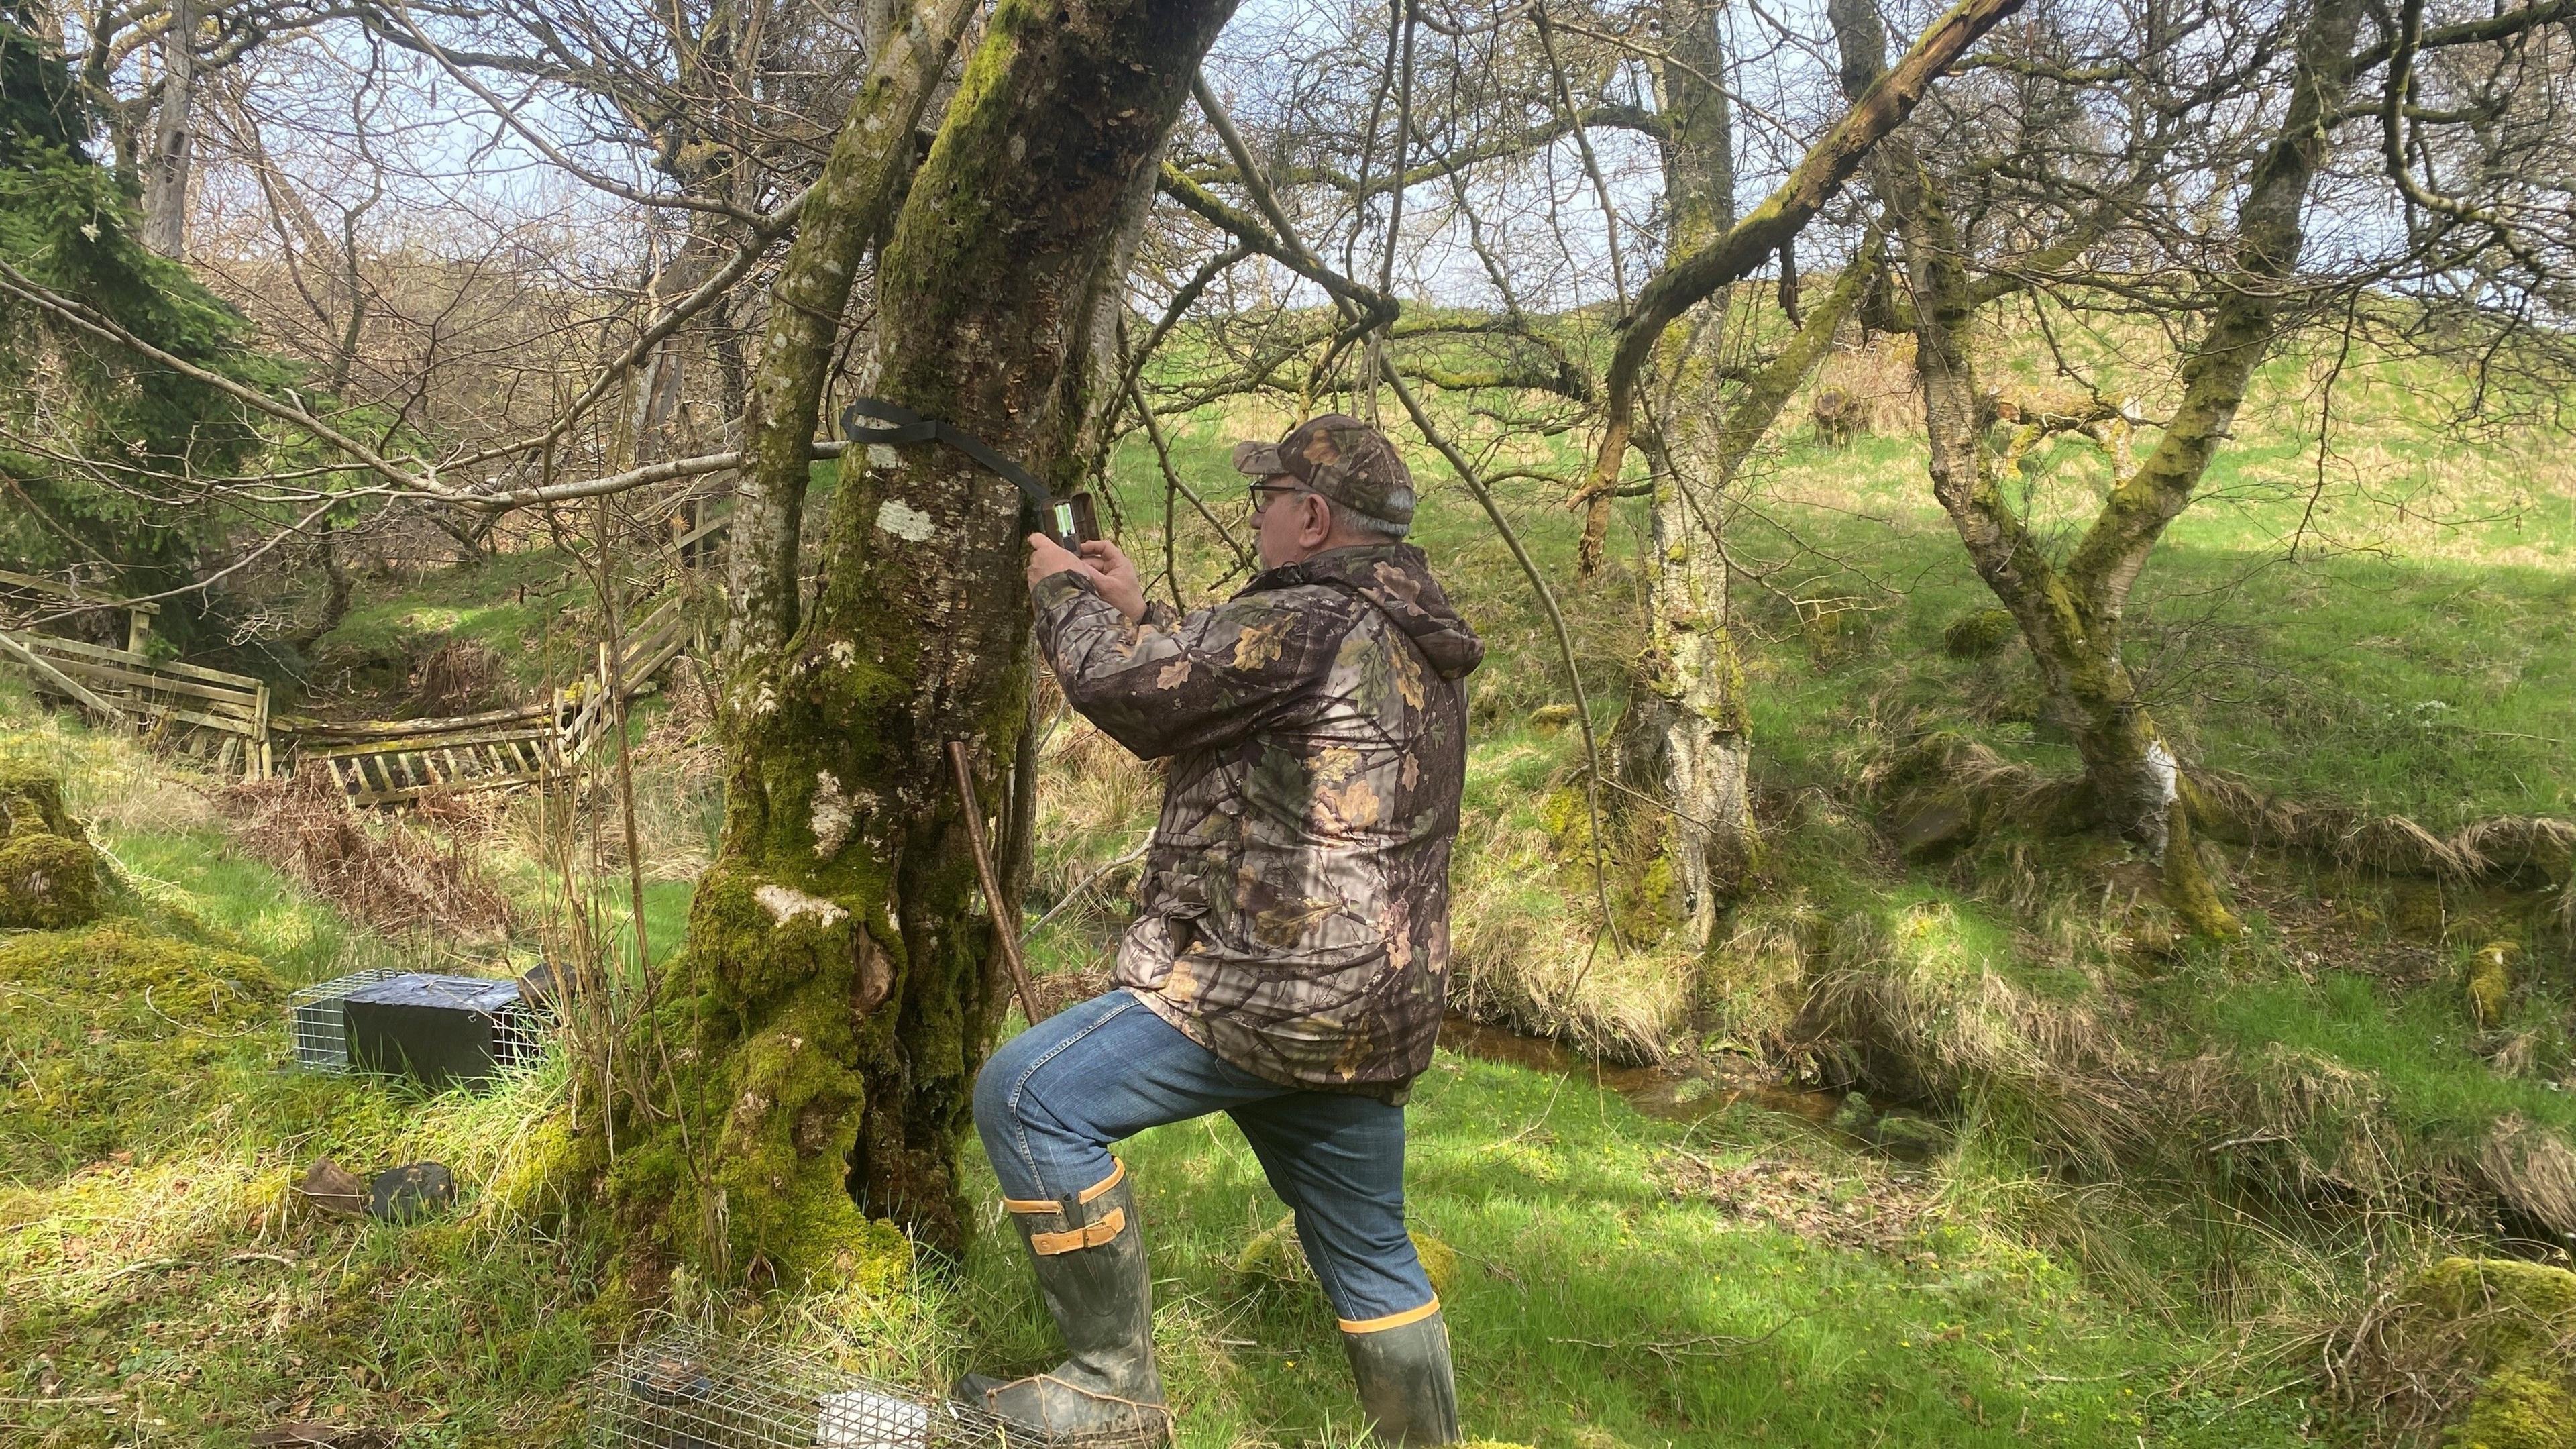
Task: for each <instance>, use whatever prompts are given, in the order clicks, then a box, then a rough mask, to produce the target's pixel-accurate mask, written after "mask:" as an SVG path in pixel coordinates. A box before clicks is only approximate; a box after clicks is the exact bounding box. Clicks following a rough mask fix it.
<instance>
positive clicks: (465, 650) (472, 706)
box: [412, 639, 510, 718]
mask: <svg viewBox="0 0 2576 1449" xmlns="http://www.w3.org/2000/svg"><path fill="white" fill-rule="evenodd" d="M508 686H509V676H508V673H507V670H506V668H505V666H504V665H503V663H502V660H501V656H500V655H499V654H497V653H494V652H493V650H492V649H491V647H490V646H489V645H486V644H483V643H481V642H479V641H477V640H473V639H452V640H449V641H448V642H447V643H445V644H442V645H440V646H438V647H437V648H436V649H433V650H431V651H430V652H429V653H428V654H427V655H426V656H425V657H423V658H422V660H421V661H420V667H419V668H418V669H416V670H414V671H413V672H412V698H413V700H414V701H415V702H416V703H417V704H418V705H419V706H420V710H421V713H422V714H424V715H426V716H430V717H432V718H436V717H440V716H445V715H459V714H472V713H474V712H476V711H477V710H485V709H492V708H495V707H497V706H499V705H501V704H503V703H506V702H507V699H506V696H507V695H508V694H509V692H510V691H509V688H508Z"/></svg>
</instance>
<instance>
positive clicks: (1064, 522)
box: [1046, 493, 1100, 553]
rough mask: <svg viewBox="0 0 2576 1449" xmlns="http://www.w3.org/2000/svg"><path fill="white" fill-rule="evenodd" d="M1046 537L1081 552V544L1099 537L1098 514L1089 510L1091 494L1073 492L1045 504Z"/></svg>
mask: <svg viewBox="0 0 2576 1449" xmlns="http://www.w3.org/2000/svg"><path fill="white" fill-rule="evenodd" d="M1046 531H1047V537H1049V538H1052V539H1054V540H1055V541H1056V542H1057V543H1058V544H1061V545H1063V546H1064V547H1065V548H1068V549H1071V550H1073V551H1074V552H1075V553H1080V552H1082V546H1083V545H1084V544H1086V543H1089V542H1091V541H1092V540H1094V539H1096V538H1098V537H1100V519H1099V516H1098V515H1097V514H1095V513H1093V512H1092V511H1091V495H1090V494H1088V493H1075V494H1070V495H1068V496H1066V497H1063V498H1059V499H1056V500H1055V501H1054V502H1052V503H1049V504H1048V505H1047V506H1046Z"/></svg>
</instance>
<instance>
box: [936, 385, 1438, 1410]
mask: <svg viewBox="0 0 2576 1449" xmlns="http://www.w3.org/2000/svg"><path fill="white" fill-rule="evenodd" d="M1235 466H1236V467H1237V468H1238V469H1239V470H1241V471H1242V472H1244V473H1246V474H1248V475H1249V476H1250V477H1251V479H1252V480H1253V481H1252V484H1251V491H1252V504H1253V518H1254V521H1255V523H1256V525H1257V527H1258V530H1259V549H1260V554H1261V562H1262V564H1263V568H1264V571H1263V572H1262V573H1261V574H1259V575H1258V576H1257V577H1255V578H1254V579H1253V580H1252V582H1251V583H1250V584H1249V585H1247V586H1246V587H1245V588H1244V590H1243V591H1242V592H1241V593H1239V594H1237V595H1236V596H1235V597H1234V598H1232V599H1230V600H1228V601H1226V602H1225V603H1222V604H1219V605H1216V606H1215V607H1213V608H1209V609H1202V610H1200V611H1198V612H1196V613H1192V614H1188V615H1183V616H1176V615H1175V614H1174V613H1173V612H1172V611H1171V610H1168V609H1166V608H1164V607H1162V606H1161V605H1148V604H1147V603H1146V601H1145V599H1144V596H1143V591H1142V589H1141V588H1140V587H1139V586H1138V583H1137V580H1136V573H1135V569H1134V567H1133V565H1131V564H1130V563H1129V562H1128V561H1127V559H1126V558H1125V556H1124V555H1122V554H1121V553H1120V552H1119V551H1118V550H1117V548H1116V547H1115V546H1114V545H1110V544H1106V543H1094V544H1087V545H1085V546H1084V548H1083V551H1082V553H1081V555H1080V556H1076V555H1075V554H1072V553H1069V552H1067V551H1065V550H1064V549H1061V548H1059V547H1057V546H1056V545H1055V544H1053V543H1052V542H1051V541H1049V540H1047V539H1045V538H1044V537H1043V536H1032V537H1031V539H1030V540H1029V543H1030V549H1031V560H1030V565H1029V576H1030V594H1031V598H1032V601H1033V603H1034V605H1035V607H1036V611H1037V634H1038V641H1039V645H1040V647H1041V648H1042V649H1044V651H1045V653H1046V657H1047V661H1048V663H1049V665H1050V666H1052V668H1053V670H1054V672H1055V677H1056V680H1057V682H1058V683H1059V684H1060V685H1061V686H1062V688H1063V690H1064V693H1065V698H1066V699H1067V701H1068V702H1070V703H1071V704H1072V706H1073V707H1074V708H1075V709H1076V710H1078V711H1080V712H1081V713H1082V714H1083V715H1084V717H1086V718H1088V719H1089V720H1091V721H1092V723H1094V724H1096V725H1098V726H1099V727H1100V728H1101V729H1102V730H1104V731H1106V732H1107V733H1108V734H1109V735H1110V736H1111V737H1112V738H1114V739H1116V740H1117V741H1118V742H1119V743H1120V744H1123V745H1125V746H1126V747H1127V748H1128V749H1130V750H1133V751H1135V752H1136V753H1137V754H1138V755H1140V756H1143V757H1145V758H1148V759H1168V760H1169V761H1170V767H1169V776H1168V780H1167V782H1166V784H1165V787H1164V794H1163V808H1162V815H1161V818H1160V820H1159V821H1158V822H1157V824H1156V826H1155V830H1154V836H1153V844H1152V847H1151V849H1150V851H1149V852H1148V855H1147V865H1146V873H1145V879H1144V885H1143V890H1142V898H1141V901H1140V907H1141V908H1140V910H1139V912H1138V914H1137V917H1136V921H1135V924H1134V925H1132V926H1131V927H1130V928H1129V929H1128V931H1127V934H1126V937H1125V939H1124V941H1123V942H1122V943H1121V944H1120V947H1119V951H1118V961H1117V969H1116V973H1115V979H1116V982H1117V989H1115V990H1113V991H1111V992H1109V993H1108V994H1106V995H1104V996H1100V997H1097V998H1095V999H1093V1000H1091V1001H1088V1002H1085V1003H1083V1004H1081V1005H1079V1006H1075V1007H1071V1008H1068V1009H1067V1010H1065V1011H1063V1012H1060V1013H1058V1014H1057V1015H1055V1016H1053V1017H1051V1018H1049V1019H1048V1020H1046V1021H1044V1022H1041V1023H1038V1024H1037V1025H1035V1026H1034V1027H1032V1028H1031V1029H1030V1030H1029V1031H1027V1032H1025V1033H1023V1034H1021V1035H1020V1036H1018V1037H1016V1038H1014V1039H1013V1040H1012V1041H1010V1042H1009V1043H1007V1044H1006V1045H1005V1046H1004V1047H1003V1048H1002V1049H1001V1050H1000V1051H999V1052H998V1053H996V1054H995V1056H994V1058H993V1060H992V1062H991V1063H990V1064H988V1065H987V1066H986V1068H985V1070H984V1073H983V1075H982V1077H981V1078H980V1079H979V1080H978V1082H977V1084H976V1093H975V1118H976V1125H977V1127H978V1129H979V1130H980V1131H981V1132H982V1134H983V1137H984V1141H985V1146H986V1150H987V1153H988V1155H989V1156H990V1157H991V1158H992V1161H993V1166H994V1171H995V1174H996V1175H997V1176H998V1177H999V1178H1000V1179H1001V1182H1002V1187H1003V1192H1004V1195H1005V1200H1006V1204H1007V1206H1008V1207H1009V1209H1010V1210H1011V1212H1012V1213H1013V1214H1014V1216H1015V1217H1016V1219H1017V1221H1018V1222H1019V1225H1020V1228H1021V1231H1022V1233H1023V1235H1024V1237H1025V1238H1026V1239H1027V1240H1028V1243H1029V1247H1030V1251H1031V1254H1032V1260H1033V1261H1034V1262H1035V1263H1036V1265H1037V1270H1038V1277H1039V1285H1040V1288H1041V1289H1042V1291H1043V1292H1044V1294H1045V1297H1046V1299H1047V1303H1048V1306H1049V1308H1050V1309H1051V1310H1053V1311H1054V1313H1055V1317H1056V1321H1057V1323H1058V1325H1059V1326H1060V1327H1061V1328H1063V1329H1064V1332H1065V1337H1066V1340H1067V1342H1068V1343H1069V1344H1070V1345H1071V1346H1072V1348H1073V1350H1074V1352H1073V1357H1072V1359H1071V1360H1069V1361H1068V1362H1067V1363H1066V1364H1064V1365H1063V1366H1061V1367H1059V1368H1058V1369H1057V1370H1056V1371H1055V1372H1054V1373H1051V1374H1041V1375H1038V1376H1036V1377H1034V1378H1030V1379H1023V1380H1019V1381H1017V1382H1015V1383H1009V1384H999V1383H994V1382H992V1381H989V1380H982V1379H976V1380H970V1381H969V1388H970V1389H972V1390H973V1391H974V1392H975V1393H976V1394H978V1395H980V1396H981V1398H982V1401H983V1403H984V1404H985V1406H986V1407H988V1408H990V1409H992V1410H994V1411H995V1412H997V1413H1000V1414H1002V1415H1004V1416H1005V1417H1008V1418H1012V1419H1016V1420H1019V1421H1021V1422H1024V1423H1029V1424H1033V1425H1037V1426H1040V1427H1043V1428H1047V1429H1051V1430H1058V1431H1082V1430H1098V1429H1134V1428H1150V1427H1155V1426H1157V1425H1159V1424H1160V1423H1161V1419H1160V1417H1159V1416H1160V1415H1161V1414H1162V1413H1163V1411H1162V1410H1161V1409H1160V1405H1161V1402H1162V1395H1161V1383H1160V1379H1159V1377H1158V1376H1157V1374H1156V1372H1155V1369H1154V1366H1153V1342H1152V1311H1151V1299H1150V1287H1149V1282H1150V1280H1149V1279H1148V1277H1147V1274H1146V1267H1145V1257H1144V1247H1143V1241H1142V1238H1141V1235H1140V1233H1139V1232H1138V1231H1137V1228H1136V1222H1135V1204H1134V1199H1133V1195H1132V1191H1131V1189H1130V1185H1129V1184H1128V1182H1127V1179H1126V1173H1125V1169H1124V1167H1123V1166H1121V1165H1119V1164H1118V1163H1117V1161H1116V1159H1114V1158H1112V1157H1111V1156H1110V1155H1109V1152H1108V1148H1109V1145H1110V1144H1112V1143H1114V1142H1117V1141H1119V1140H1121V1139H1123V1138H1125V1137H1128V1136H1132V1135H1133V1134H1135V1133H1136V1132H1139V1131H1141V1130H1143V1129H1144V1128H1146V1127H1150V1126H1155V1125H1159V1124H1161V1123H1165V1122H1172V1121H1178V1120H1182V1119H1184V1118H1189V1117H1195V1116H1200V1115H1203V1114H1205V1113H1207V1112H1211V1111H1224V1112H1226V1113H1228V1114H1229V1115H1230V1116H1232V1117H1233V1118H1234V1120H1235V1121H1236V1122H1237V1124H1238V1125H1240V1126H1241V1127H1242V1129H1243V1132H1244V1135H1245V1137H1246V1139H1247V1140H1249V1141H1250V1143H1251V1144H1252V1147H1253V1150H1254V1151H1255V1152H1256V1153H1257V1154H1258V1155H1259V1156H1260V1158H1261V1161H1262V1166H1263V1168H1264V1170H1265V1172H1266V1173H1267V1175H1268V1176H1269V1178H1270V1182H1271V1185H1272V1187H1273V1188H1274V1189H1276V1190H1277V1191H1278V1193H1279V1194H1280V1196H1281V1197H1282V1198H1283V1199H1285V1200H1286V1201H1287V1203H1288V1205H1289V1206H1290V1208H1291V1209H1292V1210H1293V1211H1294V1212H1295V1214H1296V1219H1297V1234H1298V1239H1299V1242H1300V1244H1301V1245H1302V1247H1303V1248H1304V1251H1305V1254H1306V1257H1307V1260H1308V1261H1309V1262H1310V1263H1311V1264H1312V1265H1313V1267H1314V1269H1315V1273H1316V1277H1317V1279H1318V1281H1319V1282H1320V1283H1321V1284H1322V1286H1323V1289H1324V1291H1325V1293H1326V1295H1327V1296H1328V1297H1329V1298H1331V1299H1332V1301H1333V1304H1334V1307H1335V1310H1336V1311H1337V1313H1338V1314H1339V1315H1340V1318H1341V1326H1342V1330H1343V1334H1344V1344H1345V1347H1346V1348H1347V1350H1348V1352H1349V1356H1350V1360H1351V1366H1352V1371H1353V1373H1354V1375H1355V1377H1356V1378H1357V1380H1358V1384H1359V1389H1360V1398H1361V1403H1362V1406H1363V1408H1364V1410H1365V1411H1366V1412H1367V1414H1368V1416H1369V1418H1370V1420H1371V1422H1372V1423H1373V1425H1374V1426H1375V1431H1376V1433H1377V1435H1378V1437H1379V1438H1380V1439H1381V1440H1382V1441H1384V1442H1387V1443H1390V1444H1393V1443H1404V1444H1440V1443H1449V1442H1453V1441H1454V1440H1456V1439H1457V1437H1458V1426H1457V1408H1456V1391H1455V1388H1454V1385H1453V1383H1452V1377H1451V1372H1450V1366H1449V1341H1448V1333H1447V1329H1446V1327H1445V1326H1444V1324H1443V1322H1442V1319H1441V1316H1440V1306H1439V1300H1438V1298H1437V1297H1436V1295H1434V1293H1433V1292H1432V1289H1431V1285H1430V1282H1429V1280H1428V1278H1427V1277H1425V1275H1424V1273H1423V1270H1422V1265H1421V1261H1420V1259H1419V1257H1418V1255H1417V1254H1416V1253H1415V1251H1414V1247H1413V1243H1412V1240H1411V1238H1410V1236H1409V1235H1408V1234H1407V1233H1406V1231H1405V1227H1404V1196H1403V1165H1404V1111H1403V1105H1402V1104H1403V1101H1404V1097H1405V1092H1406V1089H1407V1087H1408V1086H1409V1084H1410V1083H1411V1082H1412V1080H1413V1078H1414V1077H1415V1076H1416V1075H1418V1074H1420V1073H1421V1072H1422V1070H1423V1069H1424V1068H1425V1067H1427V1066H1429V1065H1430V1061H1431V1049H1432V1044H1433V1041H1434V1039H1435V1038H1436V1037H1437V1036H1438V1034H1439V1028H1440V1016H1441V1010H1442V1004H1443V999H1444V994H1445V987H1446V977H1447V970H1448V960H1449V850H1450V843H1451V841H1452V839H1453V838H1454V837H1455V836H1456V834H1457V829H1458V798H1459V793H1460V790H1461V787H1462V786H1463V784H1464V781H1465V775H1466V747H1467V746H1466V725H1467V711H1466V690H1465V684H1464V681H1465V678H1466V676H1467V674H1468V673H1469V671H1471V670H1473V669H1474V668H1475V667H1476V665H1477V663H1478V661H1479V660H1480V659H1481V658H1482V657H1483V654H1484V646H1483V645H1482V644H1481V643H1480V642H1479V641H1478V640H1477V638H1476V636H1475V633H1474V631H1473V630H1471V629H1469V628H1468V627H1467V625H1466V623H1465V622H1464V621H1463V620H1461V619H1460V618H1459V617H1458V615H1457V614H1456V612H1455V611H1453V610H1452V609H1451V608H1450V607H1449V603H1448V600H1447V598H1446V597H1445V596H1444V595H1443V594H1442V592H1441V589H1440V585H1439V584H1438V582H1437V581H1435V580H1434V579H1433V578H1432V576H1431V572H1430V568H1429V564H1428V562H1427V561H1426V560H1425V559H1424V557H1423V555H1422V552H1421V550H1419V549H1417V548H1414V547H1412V546H1411V545H1409V544H1406V543H1403V542H1401V541H1400V540H1401V539H1402V537H1403V536H1404V534H1405V532H1406V531H1407V530H1408V529H1409V527H1410V525H1411V521H1412V516H1413V486H1412V480H1411V478H1410V476H1409V475H1408V474H1407V473H1406V471H1405V467H1404V464H1403V462H1402V460H1400V459H1399V458H1398V457H1397V456H1396V454H1395V450H1394V449H1393V448H1392V447H1390V446H1389V445H1388V443H1387V441H1386V440H1385V438H1384V437H1382V436H1381V435H1379V433H1378V432H1377V431H1376V430H1375V429H1374V428H1371V427H1369V426H1367V425H1366V424H1364V423H1361V422H1360V421H1358V420H1357V419H1355V418H1350V417H1344V416H1341V415H1339V414H1331V415H1327V416H1324V417H1319V418H1316V419H1313V420H1311V421H1309V422H1307V423H1305V424H1303V425H1301V426H1299V427H1297V428H1295V429H1293V430H1291V431H1290V432H1289V434H1288V435H1287V436H1286V437H1285V438H1282V439H1281V440H1280V441H1279V442H1278V443H1276V444H1261V443H1245V444H1241V445H1238V446H1237V448H1236V449H1235Z"/></svg>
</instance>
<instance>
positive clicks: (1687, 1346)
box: [1548, 1313, 1806, 1362]
mask: <svg viewBox="0 0 2576 1449" xmlns="http://www.w3.org/2000/svg"><path fill="white" fill-rule="evenodd" d="M1805 1316H1806V1315H1805V1314H1803V1313H1793V1314H1791V1315H1789V1316H1788V1317H1786V1318H1783V1319H1781V1320H1780V1321H1779V1322H1778V1323H1775V1324H1773V1325H1771V1326H1770V1327H1769V1328H1767V1329H1765V1330H1763V1331H1762V1332H1760V1333H1758V1334H1755V1335H1754V1336H1753V1337H1751V1338H1736V1337H1732V1336H1730V1335H1727V1334H1723V1333H1703V1334H1700V1335H1698V1336H1697V1337H1695V1338H1677V1339H1672V1340H1669V1341H1660V1340H1643V1341H1639V1342H1633V1343H1628V1342H1618V1341H1612V1340H1603V1339H1597V1338H1551V1339H1549V1340H1548V1342H1550V1343H1562V1344H1570V1345H1572V1346H1574V1347H1578V1348H1606V1349H1611V1350H1614V1351H1617V1352H1620V1353H1636V1352H1639V1351H1643V1352H1646V1353H1651V1354H1653V1355H1655V1356H1656V1357H1658V1358H1661V1359H1664V1360H1665V1361H1667V1362H1670V1361H1671V1360H1673V1359H1678V1358H1724V1357H1726V1356H1727V1355H1728V1354H1735V1353H1742V1352H1744V1351H1745V1350H1746V1349H1748V1348H1754V1347H1758V1346H1759V1345H1761V1344H1764V1343H1767V1342H1769V1341H1770V1340H1771V1339H1772V1338H1774V1337H1776V1336H1777V1335H1778V1334H1779V1332H1780V1330H1781V1329H1784V1328H1787V1327H1788V1326H1789V1325H1790V1324H1792V1323H1795V1322H1797V1321H1798V1320H1799V1319H1801V1318H1804V1317H1805Z"/></svg>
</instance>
